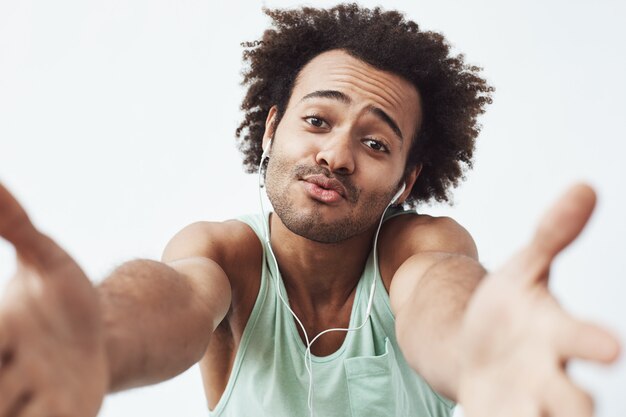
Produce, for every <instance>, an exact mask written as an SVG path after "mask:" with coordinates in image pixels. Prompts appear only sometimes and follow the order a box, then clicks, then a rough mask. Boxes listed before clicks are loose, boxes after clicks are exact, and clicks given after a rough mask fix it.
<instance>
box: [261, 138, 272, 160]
mask: <svg viewBox="0 0 626 417" xmlns="http://www.w3.org/2000/svg"><path fill="white" fill-rule="evenodd" d="M271 148H272V139H270V140H269V141H268V142H267V146H266V147H265V150H264V151H263V154H262V155H261V163H263V161H265V159H266V158H269V157H270V149H271Z"/></svg>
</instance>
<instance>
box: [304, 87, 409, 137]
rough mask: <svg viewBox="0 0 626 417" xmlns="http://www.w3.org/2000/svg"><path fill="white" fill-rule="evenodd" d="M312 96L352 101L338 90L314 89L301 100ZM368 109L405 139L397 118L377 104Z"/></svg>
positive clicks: (346, 101) (346, 102)
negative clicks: (396, 120) (394, 118)
mask: <svg viewBox="0 0 626 417" xmlns="http://www.w3.org/2000/svg"><path fill="white" fill-rule="evenodd" d="M312 98H328V99H331V100H337V101H340V102H342V103H344V104H350V103H352V99H351V98H350V96H348V95H347V94H345V93H342V92H341V91H337V90H317V91H313V92H312V93H309V94H307V95H306V96H304V97H302V99H301V100H300V101H301V102H302V101H304V100H310V99H312ZM367 110H368V112H370V113H373V114H374V115H375V116H376V117H378V118H379V119H380V120H382V121H383V122H384V123H386V124H387V125H388V126H389V127H390V128H391V130H393V133H395V134H396V136H397V137H398V138H399V139H400V142H403V141H404V138H403V137H402V131H401V130H400V128H399V127H398V124H397V123H396V122H395V120H393V119H392V118H391V116H389V115H388V114H387V113H385V111H384V110H383V109H381V108H378V107H376V106H369V107H368V108H367Z"/></svg>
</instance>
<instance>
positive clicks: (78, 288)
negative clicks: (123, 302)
mask: <svg viewBox="0 0 626 417" xmlns="http://www.w3.org/2000/svg"><path fill="white" fill-rule="evenodd" d="M0 234H2V236H3V237H5V238H7V239H8V240H9V241H11V242H12V243H13V244H14V245H15V248H16V252H17V256H18V262H17V264H18V268H17V271H16V273H15V276H14V277H13V279H12V280H11V281H10V282H9V284H8V287H7V291H6V293H5V295H4V297H3V299H2V302H1V303H0V349H1V352H2V358H3V361H2V365H1V367H0V416H5V415H9V416H13V415H19V416H22V415H27V416H31V415H32V416H39V415H42V416H43V415H67V416H79V417H88V416H94V415H96V413H97V410H98V408H99V406H100V403H101V401H102V397H103V395H104V392H105V390H106V384H107V381H106V360H105V354H104V347H103V342H102V331H101V324H100V319H99V310H98V300H97V295H96V292H95V290H94V288H93V287H92V285H91V283H90V282H89V280H88V279H87V277H86V276H85V274H84V273H83V272H82V271H81V269H80V267H79V266H78V265H77V264H76V263H75V262H74V261H73V260H72V259H71V258H70V257H69V256H68V255H67V254H66V253H65V252H64V251H63V250H62V249H61V248H60V247H59V246H58V245H56V244H55V243H54V242H53V241H52V240H50V239H49V238H47V237H45V236H43V235H42V234H40V233H39V232H37V231H36V230H35V229H34V228H33V227H32V225H30V222H29V221H28V219H27V218H26V217H25V214H24V212H23V210H22V209H21V208H20V207H19V205H18V204H17V202H15V200H14V199H13V198H12V197H11V196H10V194H8V192H7V191H6V190H5V189H4V188H2V186H0Z"/></svg>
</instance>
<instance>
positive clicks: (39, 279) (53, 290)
mask: <svg viewBox="0 0 626 417" xmlns="http://www.w3.org/2000/svg"><path fill="white" fill-rule="evenodd" d="M193 233H194V228H193V227H191V228H190V229H187V230H185V231H183V232H181V233H180V234H179V235H177V236H176V237H175V238H174V239H173V240H172V242H170V245H168V249H166V253H165V254H164V263H161V262H154V261H132V262H129V263H127V264H124V265H123V266H122V267H120V268H118V269H117V270H116V271H115V272H114V273H113V274H112V275H111V277H109V278H108V279H107V280H105V281H104V283H103V284H102V285H101V286H100V287H99V288H98V289H96V288H94V287H93V286H92V284H91V283H90V281H89V280H88V279H87V277H86V276H85V274H84V273H83V271H82V270H81V269H80V267H79V266H78V265H77V264H76V263H75V262H74V261H73V260H72V259H71V258H70V257H69V256H68V255H67V253H66V252H65V251H63V250H62V249H61V248H60V247H59V246H58V245H57V244H56V243H55V242H54V241H52V240H51V239H50V238H48V237H47V236H45V235H44V234H42V233H41V232H39V231H38V230H37V229H36V228H35V227H34V226H33V225H32V223H31V222H30V220H29V218H28V216H27V215H26V213H25V212H24V210H23V209H22V208H21V207H20V205H19V204H18V203H17V201H16V200H15V199H14V198H13V196H12V195H11V194H10V193H9V192H8V191H7V190H6V189H5V188H4V187H2V185H0V235H1V236H2V237H3V238H5V239H7V240H8V241H9V242H11V243H12V244H13V245H14V247H15V249H16V254H17V261H18V267H17V271H16V273H15V276H14V277H13V279H12V280H11V281H10V282H9V285H8V287H7V291H6V293H5V294H4V297H3V299H2V301H1V302H0V416H12V415H17V414H19V415H20V416H21V415H24V416H43V415H66V416H81V417H86V416H95V415H96V413H97V411H98V409H99V407H100V404H101V401H102V397H103V395H104V394H105V393H106V392H107V391H110V390H117V389H123V388H126V387H131V386H138V385H144V384H149V383H154V382H157V381H161V380H164V379H167V378H170V377H172V376H174V375H176V374H177V373H180V372H182V371H183V370H185V369H186V368H188V367H189V366H191V365H192V364H193V363H195V362H196V361H197V360H198V359H199V358H200V357H201V355H202V354H203V352H204V350H205V349H206V346H207V344H208V341H209V337H210V334H211V332H212V331H213V330H214V329H215V327H216V326H217V324H218V323H219V322H220V321H221V320H222V319H223V317H224V316H225V314H226V312H227V310H228V307H229V305H230V286H229V283H228V280H227V278H226V276H225V274H224V272H223V271H222V270H221V268H220V267H219V266H218V265H217V264H216V263H215V262H213V261H211V260H209V259H208V258H206V257H203V256H201V254H202V253H201V252H202V249H201V248H200V247H199V246H198V245H195V244H194V240H193V239H192V240H191V241H187V239H189V238H191V237H193Z"/></svg>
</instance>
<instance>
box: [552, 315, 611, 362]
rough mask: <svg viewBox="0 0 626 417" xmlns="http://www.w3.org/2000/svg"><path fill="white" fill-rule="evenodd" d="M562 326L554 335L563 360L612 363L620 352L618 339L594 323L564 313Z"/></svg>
mask: <svg viewBox="0 0 626 417" xmlns="http://www.w3.org/2000/svg"><path fill="white" fill-rule="evenodd" d="M562 315H563V317H562V319H561V320H560V321H561V325H560V326H559V327H558V330H557V331H556V332H555V333H554V337H555V338H556V340H555V343H556V345H557V351H558V352H559V355H560V357H561V359H562V360H564V361H566V360H569V359H584V360H590V361H595V362H602V363H611V362H613V361H615V359H617V357H618V356H619V352H620V344H619V341H618V339H617V338H616V337H615V336H614V335H612V334H611V333H610V332H608V331H607V330H605V329H603V328H602V327H599V326H597V325H595V324H593V323H589V322H585V321H582V320H577V319H575V318H572V317H571V316H568V315H567V313H565V312H562Z"/></svg>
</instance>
